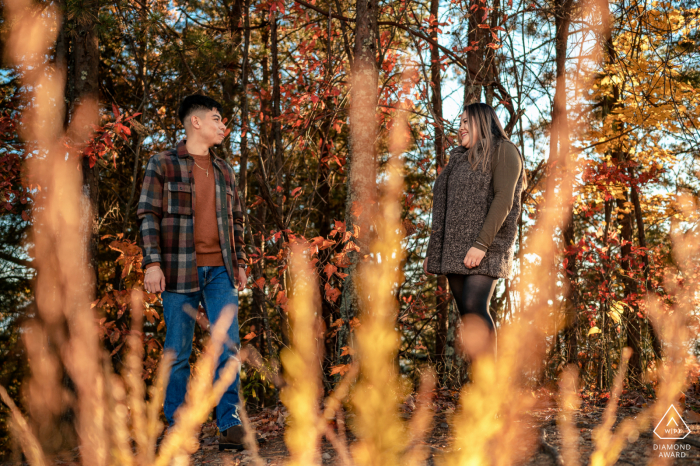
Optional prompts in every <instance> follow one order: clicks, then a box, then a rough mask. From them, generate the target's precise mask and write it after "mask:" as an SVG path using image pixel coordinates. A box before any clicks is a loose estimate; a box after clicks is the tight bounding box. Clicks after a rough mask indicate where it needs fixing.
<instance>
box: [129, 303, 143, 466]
mask: <svg viewBox="0 0 700 466" xmlns="http://www.w3.org/2000/svg"><path fill="white" fill-rule="evenodd" d="M142 328H143V293H142V292H141V291H139V290H134V291H132V292H131V332H130V334H129V336H128V337H127V345H128V348H129V352H128V353H127V356H126V376H125V379H126V383H127V386H128V387H129V408H130V412H131V436H132V438H133V439H134V441H135V442H136V448H137V450H138V457H139V460H138V463H139V464H145V462H146V458H147V456H148V453H147V450H148V431H147V430H146V403H145V400H144V396H145V393H144V384H143V378H142V375H143V353H144V351H143V341H142V340H141V330H142Z"/></svg>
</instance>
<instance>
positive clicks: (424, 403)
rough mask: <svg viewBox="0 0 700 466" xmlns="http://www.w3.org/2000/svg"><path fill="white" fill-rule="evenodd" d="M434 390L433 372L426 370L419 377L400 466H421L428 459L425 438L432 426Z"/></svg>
mask: <svg viewBox="0 0 700 466" xmlns="http://www.w3.org/2000/svg"><path fill="white" fill-rule="evenodd" d="M434 390H435V372H434V371H433V370H426V371H424V372H423V374H422V376H421V384H420V387H419V390H418V393H417V396H416V405H417V407H416V410H415V412H414V413H413V417H412V418H411V422H410V425H409V440H408V446H407V448H406V452H405V453H404V455H403V459H402V461H401V464H405V465H406V466H421V465H423V464H425V461H426V460H427V459H428V453H429V449H428V448H426V446H425V439H426V436H428V435H429V434H430V428H431V427H432V424H433V417H434V414H435V413H434V411H433V404H432V399H433V391H434Z"/></svg>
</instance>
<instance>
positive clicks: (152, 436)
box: [144, 352, 174, 465]
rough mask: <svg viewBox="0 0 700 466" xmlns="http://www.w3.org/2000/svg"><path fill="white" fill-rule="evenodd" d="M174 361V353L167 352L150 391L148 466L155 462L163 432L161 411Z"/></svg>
mask: <svg viewBox="0 0 700 466" xmlns="http://www.w3.org/2000/svg"><path fill="white" fill-rule="evenodd" d="M173 360H174V356H173V354H172V353H169V352H166V353H165V354H163V357H162V358H161V360H160V363H159V364H158V370H157V372H156V379H155V382H154V384H153V385H152V386H151V387H150V389H149V390H148V393H149V397H150V399H149V402H148V407H147V429H148V432H147V433H148V442H147V450H146V456H145V458H144V462H145V464H146V465H150V464H152V463H153V461H154V460H155V454H156V448H155V446H156V440H157V438H158V435H159V434H160V433H161V431H162V430H163V423H162V422H161V420H160V410H161V408H162V406H163V400H164V398H165V387H167V386H168V381H169V379H170V369H171V368H172V364H173Z"/></svg>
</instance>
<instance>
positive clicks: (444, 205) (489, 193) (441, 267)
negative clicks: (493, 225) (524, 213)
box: [428, 141, 525, 278]
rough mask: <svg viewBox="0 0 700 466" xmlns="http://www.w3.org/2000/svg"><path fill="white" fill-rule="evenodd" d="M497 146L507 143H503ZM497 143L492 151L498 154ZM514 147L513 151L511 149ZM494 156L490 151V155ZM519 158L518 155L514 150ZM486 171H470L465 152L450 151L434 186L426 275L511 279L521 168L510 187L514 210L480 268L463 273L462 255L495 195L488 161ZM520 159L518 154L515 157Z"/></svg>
mask: <svg viewBox="0 0 700 466" xmlns="http://www.w3.org/2000/svg"><path fill="white" fill-rule="evenodd" d="M500 144H512V143H511V142H510V141H502V142H500ZM500 144H499V143H496V144H494V147H493V148H492V151H497V150H498V149H499V147H500ZM516 149H517V147H516ZM494 153H495V152H494ZM518 154H520V151H518ZM492 159H493V157H489V160H488V163H487V166H486V171H481V169H480V168H479V167H477V170H476V171H474V170H472V168H471V164H470V163H469V160H468V159H467V149H465V148H464V147H462V146H458V147H456V148H455V149H453V150H452V152H451V153H450V160H449V163H448V164H447V166H445V168H444V169H443V170H442V172H441V173H440V175H439V176H438V177H437V179H436V180H435V185H434V186H433V220H432V232H431V234H430V241H429V243H428V271H429V272H430V273H435V274H439V275H446V274H449V273H455V274H462V275H477V274H479V275H489V276H491V277H496V278H510V277H511V274H512V269H513V246H514V244H515V238H516V236H517V232H518V218H519V217H520V194H521V192H522V190H523V173H524V167H525V161H524V160H523V164H522V165H523V168H522V169H521V171H520V177H519V178H518V182H517V184H516V186H515V193H514V195H513V206H512V207H511V210H510V213H509V214H508V216H507V217H506V219H505V220H504V221H503V225H501V228H500V229H499V230H498V233H497V234H496V237H495V238H494V240H493V243H492V244H491V246H489V249H488V251H486V255H485V256H484V258H483V259H482V260H481V263H480V264H479V266H477V267H474V268H471V269H468V268H467V267H466V266H465V265H464V262H463V261H464V256H466V255H467V251H469V249H470V248H471V247H472V245H473V244H474V241H475V240H476V238H477V236H479V232H481V228H482V226H483V224H484V220H485V219H486V215H487V214H488V212H489V207H490V206H491V202H492V201H493V197H494V191H493V184H492V183H491V179H492V170H491V162H492ZM520 159H521V160H522V154H521V155H520Z"/></svg>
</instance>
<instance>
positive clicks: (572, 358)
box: [547, 0, 578, 363]
mask: <svg viewBox="0 0 700 466" xmlns="http://www.w3.org/2000/svg"><path fill="white" fill-rule="evenodd" d="M572 3H573V1H572V0H557V1H556V3H555V9H554V15H555V51H556V58H555V62H556V88H555V93H554V106H553V108H552V131H551V135H550V153H549V167H550V173H549V178H548V179H547V189H554V186H556V185H557V179H564V178H565V177H566V176H567V175H568V174H569V173H568V170H571V168H572V167H571V162H572V161H571V156H570V154H569V117H568V110H567V107H566V51H567V48H568V43H569V25H570V24H571V7H572ZM561 190H562V196H563V198H564V199H566V200H567V202H566V203H565V204H564V211H563V212H562V218H563V219H564V225H563V228H562V230H563V240H564V247H565V248H566V249H565V251H566V252H565V258H566V266H565V268H564V270H565V274H566V277H565V280H564V287H565V289H564V315H565V320H566V323H565V327H564V335H565V341H566V343H565V344H566V361H567V362H569V363H575V362H576V361H577V360H578V358H577V356H578V338H577V337H578V313H577V302H576V289H575V282H576V251H575V250H573V248H574V246H575V237H574V219H573V204H572V203H571V201H570V200H571V198H572V194H573V192H572V184H571V183H568V182H566V183H561Z"/></svg>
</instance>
